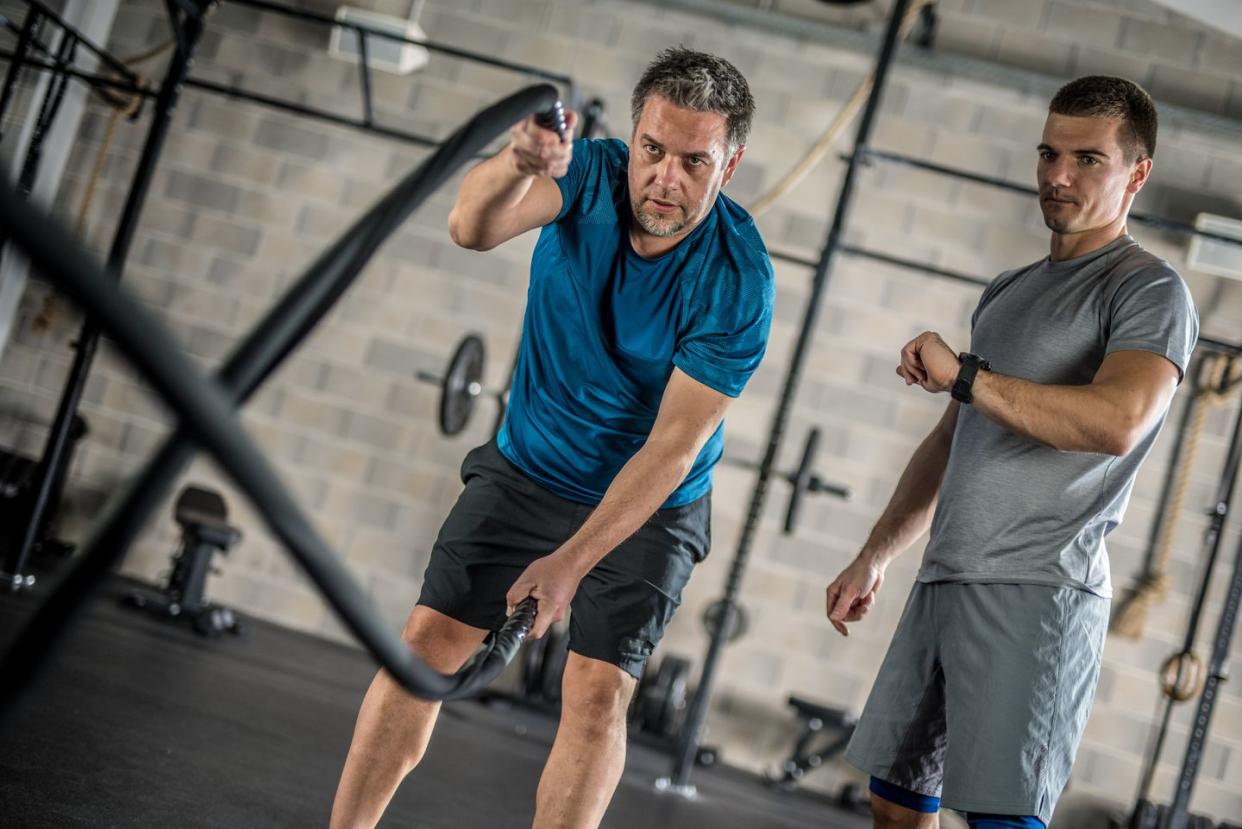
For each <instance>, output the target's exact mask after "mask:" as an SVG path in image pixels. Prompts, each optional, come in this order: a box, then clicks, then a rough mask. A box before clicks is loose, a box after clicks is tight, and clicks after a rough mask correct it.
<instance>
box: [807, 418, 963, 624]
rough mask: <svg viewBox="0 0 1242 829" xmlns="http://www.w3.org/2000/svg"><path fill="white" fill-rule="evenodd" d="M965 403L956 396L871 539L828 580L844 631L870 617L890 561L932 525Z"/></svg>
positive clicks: (833, 617)
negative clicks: (959, 412)
mask: <svg viewBox="0 0 1242 829" xmlns="http://www.w3.org/2000/svg"><path fill="white" fill-rule="evenodd" d="M960 406H961V404H960V403H958V402H957V401H956V400H954V401H952V402H950V403H949V405H948V407H947V408H946V409H945V410H944V414H943V415H941V416H940V421H939V422H938V423H936V427H935V428H934V429H932V430H931V432H930V433H929V434H928V435H927V437H925V438H923V442H922V443H920V444H919V448H918V449H916V450H914V454H913V455H912V456H911V457H910V462H909V463H908V464H906V468H905V471H904V472H902V473H901V479H900V480H899V481H898V482H897V488H896V490H894V491H893V497H892V498H890V499H889V501H888V506H886V507H885V508H884V513H883V514H882V515H881V516H880V520H879V521H877V522H876V524H875V527H873V528H872V530H871V534H870V535H869V536H868V537H867V543H866V544H864V545H863V548H862V550H861V552H859V554H858V556H857V557H856V558H855V559H854V560H853V561H852V562H850V564H849V565H848V566H846V568H845V569H844V570H842V571H841V574H840V575H839V576H837V577H836V579H835V580H834V581H833V582H832V584H830V585H828V590H827V613H828V618H829V621H831V622H832V625H833V627H835V628H836V629H837V631H838V632H839V633H840V634H841V635H842V636H849V630H848V628H847V627H846V625H847V624H848V623H850V622H857V621H858V620H859V619H861V618H862V617H863V616H866V615H867V612H868V611H869V610H871V608H872V606H873V605H874V604H875V598H876V594H877V593H878V592H879V590H880V587H881V586H882V585H883V584H884V571H885V570H886V569H887V568H888V565H889V563H890V562H891V561H892V560H893V559H895V558H897V556H899V555H901V554H902V553H904V552H905V551H906V550H908V549H909V548H910V545H912V544H914V542H915V541H917V540H918V538H919V536H921V535H922V534H923V533H925V532H927V529H928V527H930V526H931V522H932V516H933V514H934V513H935V511H936V499H937V497H939V495H940V484H941V481H943V480H944V470H945V467H946V466H948V463H949V454H950V450H951V449H952V447H953V431H954V429H956V428H957V414H958V411H959V409H960Z"/></svg>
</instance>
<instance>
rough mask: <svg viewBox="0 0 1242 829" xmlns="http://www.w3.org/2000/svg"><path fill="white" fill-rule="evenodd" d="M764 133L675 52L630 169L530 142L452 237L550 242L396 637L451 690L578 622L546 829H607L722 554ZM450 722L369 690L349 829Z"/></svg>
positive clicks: (520, 133)
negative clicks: (698, 584)
mask: <svg viewBox="0 0 1242 829" xmlns="http://www.w3.org/2000/svg"><path fill="white" fill-rule="evenodd" d="M753 113H754V101H753V99H752V97H751V94H750V90H749V88H748V86H747V84H746V80H745V78H743V77H742V75H741V74H740V73H739V72H738V71H737V69H736V68H734V67H733V66H732V65H731V64H730V63H728V62H727V61H724V60H721V59H720V58H717V57H713V56H711V55H707V54H703V53H701V52H694V51H691V50H689V49H683V48H678V49H670V50H666V51H664V52H661V53H660V54H659V55H658V56H657V58H656V60H655V61H654V62H653V63H652V64H651V65H650V66H648V67H647V69H646V71H645V72H644V74H643V77H642V78H641V79H640V80H639V83H638V85H637V86H636V87H635V89H634V93H633V98H632V116H633V126H634V131H633V134H632V137H631V139H630V143H629V145H628V146H627V145H626V144H625V143H624V142H622V141H619V140H615V139H610V140H599V141H589V140H579V141H575V142H572V143H571V142H570V141H568V140H565V139H561V138H559V137H558V136H557V135H556V133H554V132H551V131H549V130H546V129H542V128H540V127H539V126H538V125H537V124H536V123H535V121H534V120H533V119H528V120H527V121H525V122H523V123H520V124H518V125H516V126H515V127H514V128H513V130H512V131H511V141H510V143H509V146H508V147H507V148H506V149H505V150H503V151H502V152H500V153H499V154H497V155H496V156H494V157H493V158H491V159H488V160H487V161H484V162H482V163H481V164H479V165H478V166H476V167H475V168H474V169H473V170H471V171H470V172H469V173H468V174H467V175H466V177H465V179H464V180H463V182H462V186H461V191H460V193H459V195H458V198H457V204H456V205H455V206H454V208H453V211H452V213H451V214H450V216H449V230H450V232H451V234H452V236H453V239H454V241H455V242H457V244H459V245H462V246H463V247H467V248H472V249H475V250H489V249H491V248H493V247H495V246H497V245H499V244H502V243H503V242H506V241H508V240H509V239H512V238H514V237H515V236H518V235H520V234H522V233H525V232H527V231H528V230H533V229H535V228H539V227H541V228H542V231H541V233H540V236H539V241H538V243H537V245H536V246H535V252H534V256H533V257H532V260H531V279H530V289H529V294H528V300H527V309H526V318H525V321H524V326H523V333H522V344H521V348H520V350H519V353H518V360H517V365H516V369H515V373H514V377H513V387H512V391H511V396H510V401H509V410H508V413H507V416H506V419H505V422H504V425H503V427H502V429H501V431H500V434H499V435H498V436H497V439H496V440H495V441H494V442H492V443H489V444H487V445H485V446H482V447H479V448H477V449H475V450H473V451H472V452H471V453H470V454H469V455H468V456H467V457H466V460H465V462H464V463H463V466H462V481H463V483H465V489H464V491H463V492H462V494H461V496H460V498H459V499H458V501H457V504H456V505H455V506H454V508H453V511H452V513H451V514H450V515H449V517H448V518H447V519H446V521H445V523H444V525H443V527H442V528H441V530H440V534H439V536H438V538H437V539H436V543H435V546H434V548H433V551H432V556H431V561H430V564H429V565H428V567H427V572H426V575H425V578H424V584H423V590H422V594H421V596H420V597H419V600H418V605H417V606H416V607H415V608H414V610H413V612H412V613H411V615H410V619H409V622H408V623H407V625H406V629H405V632H404V636H405V638H406V640H407V641H408V642H409V643H410V646H411V647H412V648H413V649H414V651H415V652H416V653H418V654H419V656H421V657H422V658H423V659H424V660H426V661H427V662H428V663H429V664H430V665H431V666H432V667H434V668H437V669H439V670H442V671H455V670H457V669H458V668H459V667H460V666H461V665H462V664H463V663H464V662H465V660H466V659H467V658H468V657H469V656H470V654H471V653H473V651H474V650H475V648H476V647H477V646H478V645H479V643H480V642H481V641H482V639H483V637H484V636H485V635H486V633H487V631H488V630H490V629H493V628H495V627H496V626H497V625H498V624H499V623H500V622H502V621H503V619H504V618H505V616H506V614H507V613H508V612H511V611H512V608H513V607H514V606H515V605H516V604H517V603H518V602H520V601H521V600H523V599H525V598H526V597H527V596H533V597H534V598H535V599H536V600H537V601H538V616H537V618H536V622H535V628H534V630H533V632H532V635H533V636H535V637H539V636H542V635H543V634H544V633H546V632H547V630H548V628H549V627H550V626H551V625H552V624H554V623H555V622H558V621H560V620H561V619H563V618H564V617H565V616H566V615H567V612H568V611H570V610H571V609H572V614H570V620H569V650H570V653H569V656H568V660H567V662H566V665H565V671H564V676H563V680H562V685H561V688H560V689H555V690H559V691H560V692H561V698H562V703H561V721H560V728H559V730H558V732H557V737H556V742H555V744H554V745H553V747H552V753H551V755H550V757H549V759H548V763H547V765H546V766H545V768H544V773H543V777H542V779H541V781H540V784H539V790H538V795H537V801H536V810H535V822H534V825H535V826H537V827H552V826H556V827H593V826H597V825H598V824H599V822H600V820H601V819H602V818H603V815H604V811H605V809H606V808H607V806H608V802H609V800H610V799H611V798H612V793H613V790H614V789H615V788H616V785H617V782H618V780H619V779H620V776H621V772H622V768H623V766H624V762H625V737H626V734H625V714H626V709H627V707H628V705H629V701H630V697H631V695H632V693H633V691H634V686H635V682H636V679H637V677H638V676H639V675H640V674H641V672H642V669H643V665H644V664H645V662H646V660H647V657H648V656H649V655H650V653H651V651H652V649H653V648H655V646H656V644H657V643H658V642H659V641H660V638H661V636H662V635H663V632H664V628H665V626H666V625H667V623H668V621H669V619H671V618H672V615H673V611H674V610H675V609H676V607H677V605H678V604H679V603H680V599H681V591H682V588H683V587H684V586H685V584H686V582H687V580H688V578H689V576H690V572H691V570H692V569H693V568H694V565H695V564H697V563H698V562H699V561H701V560H702V559H703V558H704V557H705V556H706V555H707V552H708V548H709V546H710V541H709V539H710V526H709V524H710V501H709V498H710V494H709V492H710V489H711V475H712V469H713V467H714V466H715V464H716V462H717V461H718V460H719V459H720V456H721V453H722V450H723V446H722V436H721V423H722V418H723V416H724V413H725V410H726V408H727V407H728V404H729V402H730V401H731V400H732V399H733V398H735V397H737V396H738V395H739V394H740V393H741V391H742V389H743V387H744V386H745V385H746V381H747V380H748V379H749V377H750V375H751V374H752V373H753V372H754V371H755V369H756V368H757V367H758V365H759V362H760V360H761V359H762V357H763V354H764V350H765V348H766V345H767V338H768V330H769V328H770V325H771V318H772V302H773V295H774V283H773V273H772V266H771V262H770V261H769V259H768V255H767V251H766V249H765V248H764V245H763V242H762V240H761V239H760V237H759V233H758V231H757V230H756V228H755V224H754V221H753V220H752V219H751V218H750V216H749V215H748V214H747V213H746V211H745V210H743V209H742V208H741V207H739V206H738V205H737V204H736V203H734V202H733V201H732V200H731V199H729V198H728V197H727V196H725V195H724V194H722V193H721V192H720V188H721V187H723V186H724V185H725V184H726V183H728V181H729V179H730V178H732V176H733V173H734V171H735V170H736V169H737V165H738V162H740V161H741V158H742V154H743V152H744V150H745V143H746V135H747V133H748V131H749V129H750V122H751V119H752V117H753ZM568 120H569V126H570V129H571V130H572V127H573V124H574V122H575V121H576V117H575V116H574V114H573V113H569V114H568ZM437 711H438V706H437V705H436V704H434V703H429V702H426V701H423V700H418V699H415V698H413V697H411V696H409V695H408V694H406V693H405V691H403V690H402V689H401V688H400V687H398V686H397V685H396V683H394V682H393V681H392V680H391V679H390V678H389V677H388V676H387V675H386V674H384V673H383V672H380V673H379V674H378V675H377V676H376V678H375V681H374V682H373V683H372V685H371V688H370V690H369V691H368V692H367V695H366V699H365V700H364V702H363V705H362V710H361V712H360V714H359V717H358V723H357V726H356V728H355V732H354V739H353V743H352V745H351V747H350V751H349V756H348V758H347V760H346V763H345V769H344V771H343V773H342V776H341V782H340V786H339V788H338V790H337V795H336V801H335V803H334V805H333V812H332V826H333V827H354V826H373V825H374V824H375V823H376V822H377V821H378V820H379V818H380V816H381V815H382V813H383V810H384V808H385V806H386V805H387V803H388V801H389V799H390V798H391V797H392V795H393V793H394V792H395V791H396V788H397V786H398V785H399V784H400V782H401V780H402V779H403V778H404V776H405V775H406V774H408V773H409V772H410V771H411V770H412V769H413V768H414V767H415V766H416V765H417V764H418V762H419V760H420V759H421V758H422V755H423V752H424V750H425V748H426V746H427V742H428V740H429V739H430V736H431V731H432V727H433V725H434V723H435V718H436V713H437Z"/></svg>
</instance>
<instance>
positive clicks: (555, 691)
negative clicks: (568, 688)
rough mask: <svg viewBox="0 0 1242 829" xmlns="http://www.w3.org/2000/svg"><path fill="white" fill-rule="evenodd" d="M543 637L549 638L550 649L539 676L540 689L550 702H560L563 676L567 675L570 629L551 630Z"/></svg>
mask: <svg viewBox="0 0 1242 829" xmlns="http://www.w3.org/2000/svg"><path fill="white" fill-rule="evenodd" d="M543 638H545V639H547V640H548V649H547V652H546V655H545V656H544V658H543V673H542V675H541V676H540V678H539V682H540V686H541V687H540V691H541V693H542V694H543V698H544V699H545V700H547V701H548V702H560V701H561V678H562V677H564V676H565V663H566V662H567V661H568V660H569V631H567V630H563V631H562V630H550V631H548V632H547V633H546V634H544V637H543Z"/></svg>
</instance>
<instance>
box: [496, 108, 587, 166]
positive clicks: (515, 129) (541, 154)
mask: <svg viewBox="0 0 1242 829" xmlns="http://www.w3.org/2000/svg"><path fill="white" fill-rule="evenodd" d="M565 125H566V127H567V129H566V130H565V138H564V139H563V140H562V139H561V137H560V136H559V135H557V134H556V133H555V132H554V131H552V130H550V129H545V128H543V127H541V126H539V125H538V124H537V123H535V117H534V116H533V115H532V116H531V117H529V118H527V119H526V120H524V121H519V122H518V123H516V124H514V125H513V126H512V127H511V128H510V129H509V157H510V159H511V161H512V164H513V169H514V170H515V171H516V172H517V173H518V174H519V175H523V176H541V177H546V178H560V177H561V176H563V175H565V174H566V173H567V172H569V161H570V159H571V158H573V146H574V144H573V135H574V128H575V127H576V126H577V125H578V113H576V112H573V111H572V110H566V111H565Z"/></svg>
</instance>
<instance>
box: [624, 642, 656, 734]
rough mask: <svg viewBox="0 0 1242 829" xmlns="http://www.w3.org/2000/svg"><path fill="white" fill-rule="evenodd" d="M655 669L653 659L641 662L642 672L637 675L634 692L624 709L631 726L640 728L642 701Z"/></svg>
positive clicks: (653, 676)
mask: <svg viewBox="0 0 1242 829" xmlns="http://www.w3.org/2000/svg"><path fill="white" fill-rule="evenodd" d="M655 674H656V669H655V664H654V661H653V660H651V659H648V660H647V661H646V662H644V663H643V672H642V674H641V675H640V676H639V677H638V684H637V685H636V686H635V687H634V693H633V694H632V695H631V696H630V707H629V709H628V710H627V711H626V714H625V720H626V722H627V723H629V725H630V727H631V728H634V729H638V730H641V729H642V725H643V723H642V715H643V707H642V701H643V697H644V695H645V694H646V693H647V688H649V687H650V686H651V683H652V681H653V680H654V679H655Z"/></svg>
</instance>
